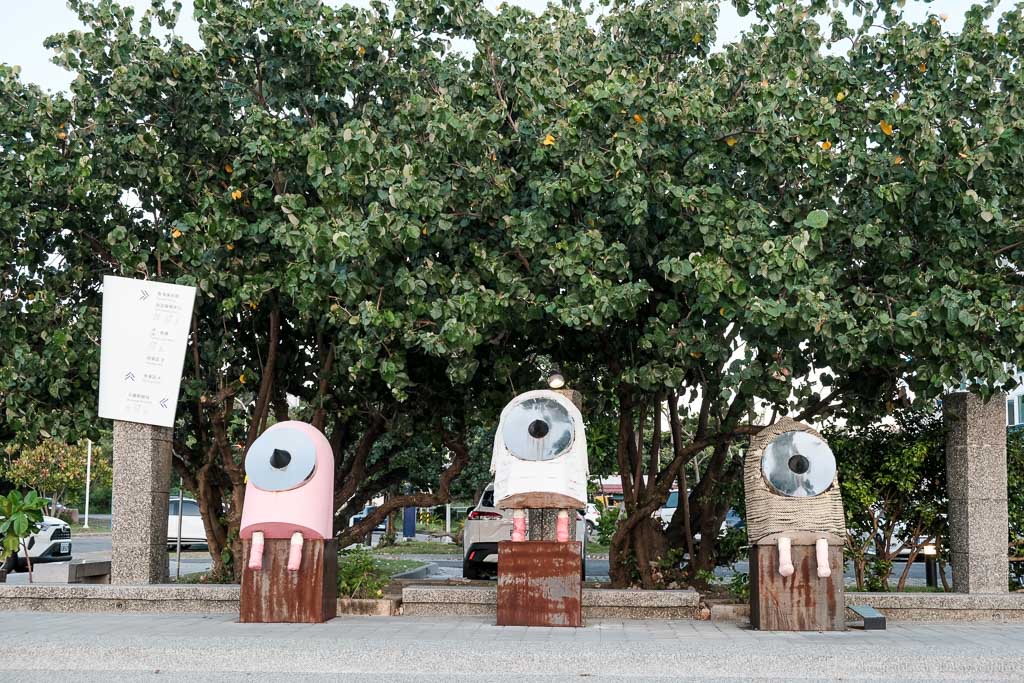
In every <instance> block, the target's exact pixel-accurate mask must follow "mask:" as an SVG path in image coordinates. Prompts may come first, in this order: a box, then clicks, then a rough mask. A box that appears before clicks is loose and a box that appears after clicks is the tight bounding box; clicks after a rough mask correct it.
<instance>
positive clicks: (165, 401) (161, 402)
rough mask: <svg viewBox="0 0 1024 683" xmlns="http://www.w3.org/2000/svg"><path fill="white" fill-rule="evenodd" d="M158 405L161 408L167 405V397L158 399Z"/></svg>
mask: <svg viewBox="0 0 1024 683" xmlns="http://www.w3.org/2000/svg"><path fill="white" fill-rule="evenodd" d="M160 407H161V408H166V407H167V399H166V398H162V399H160Z"/></svg>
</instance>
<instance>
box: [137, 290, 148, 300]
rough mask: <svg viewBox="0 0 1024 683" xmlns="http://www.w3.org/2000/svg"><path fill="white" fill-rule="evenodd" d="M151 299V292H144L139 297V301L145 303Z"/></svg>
mask: <svg viewBox="0 0 1024 683" xmlns="http://www.w3.org/2000/svg"><path fill="white" fill-rule="evenodd" d="M148 298H149V292H147V291H146V290H142V294H141V295H140V296H139V301H145V300H146V299H148Z"/></svg>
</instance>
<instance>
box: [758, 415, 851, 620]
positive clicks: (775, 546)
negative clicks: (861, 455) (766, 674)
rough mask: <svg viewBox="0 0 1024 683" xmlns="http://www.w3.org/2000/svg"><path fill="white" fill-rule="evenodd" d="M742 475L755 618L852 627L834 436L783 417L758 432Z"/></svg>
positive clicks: (844, 528) (843, 518) (841, 502)
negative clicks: (845, 592) (845, 601)
mask: <svg viewBox="0 0 1024 683" xmlns="http://www.w3.org/2000/svg"><path fill="white" fill-rule="evenodd" d="M743 479H744V485H745V490H746V506H747V537H748V539H749V541H750V543H751V550H750V579H751V596H750V597H751V623H752V624H753V626H754V627H755V628H764V629H768V630H842V629H843V628H845V619H844V615H845V607H844V605H843V542H844V538H845V534H846V521H845V517H844V515H843V500H842V495H841V493H840V490H839V479H838V476H837V474H836V461H835V456H833V454H832V451H831V449H830V448H829V447H828V444H827V443H825V441H824V439H822V438H821V435H820V434H819V433H818V432H816V431H815V430H813V429H811V428H810V427H808V426H807V425H805V424H802V423H800V422H796V421H795V420H791V419H789V418H782V419H781V420H779V421H778V422H776V423H775V424H773V425H771V426H770V427H767V428H765V429H763V430H762V431H760V432H759V433H758V434H757V435H755V436H754V437H753V438H752V439H751V441H750V448H749V450H748V451H747V456H746V460H745V462H744V472H743Z"/></svg>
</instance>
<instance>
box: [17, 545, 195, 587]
mask: <svg viewBox="0 0 1024 683" xmlns="http://www.w3.org/2000/svg"><path fill="white" fill-rule="evenodd" d="M110 552H111V543H110V534H97V535H84V536H83V535H79V536H72V538H71V558H72V559H73V560H107V559H110ZM211 564H212V563H211V561H210V556H209V554H208V553H207V552H206V550H205V549H199V550H198V552H185V551H182V557H181V573H182V575H184V574H195V573H198V572H204V571H206V570H207V569H209V568H210V565H211ZM33 569H34V572H33V580H34V581H35V583H66V582H67V579H68V563H67V562H48V563H46V564H37V565H35V566H34V567H33ZM177 570H178V565H177V563H176V562H175V558H174V551H173V550H172V551H171V559H170V565H169V572H170V576H171V577H174V576H176V575H177ZM7 583H9V584H14V585H23V584H27V583H28V573H27V572H19V573H17V574H10V575H8V576H7Z"/></svg>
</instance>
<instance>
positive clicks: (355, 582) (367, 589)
mask: <svg viewBox="0 0 1024 683" xmlns="http://www.w3.org/2000/svg"><path fill="white" fill-rule="evenodd" d="M390 581H391V577H390V576H389V575H388V572H387V571H385V570H384V569H382V568H381V567H379V566H377V563H376V562H374V558H373V556H372V555H370V553H369V551H367V550H366V548H364V547H362V546H355V547H354V548H352V549H351V550H346V551H344V552H342V553H341V554H340V555H339V556H338V596H339V597H342V598H380V597H383V595H384V588H385V586H387V585H388V583H389V582H390Z"/></svg>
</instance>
